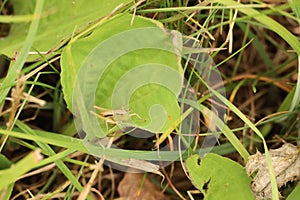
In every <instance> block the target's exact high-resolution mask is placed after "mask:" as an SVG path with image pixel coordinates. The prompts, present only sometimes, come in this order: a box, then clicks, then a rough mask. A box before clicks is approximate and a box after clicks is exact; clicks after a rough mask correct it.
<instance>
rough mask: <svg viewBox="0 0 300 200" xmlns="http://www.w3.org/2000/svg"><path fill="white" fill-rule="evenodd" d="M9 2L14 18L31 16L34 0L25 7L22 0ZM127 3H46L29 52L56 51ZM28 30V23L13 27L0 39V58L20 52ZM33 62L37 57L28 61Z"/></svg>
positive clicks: (118, 0)
mask: <svg viewBox="0 0 300 200" xmlns="http://www.w3.org/2000/svg"><path fill="white" fill-rule="evenodd" d="M10 2H11V3H12V4H13V6H14V14H15V15H17V16H16V18H19V15H23V16H24V17H25V18H26V17H27V18H28V15H29V16H30V15H32V16H34V15H33V11H34V7H35V5H36V2H37V0H28V1H26V3H24V1H22V0H12V1H10ZM128 2H131V0H110V1H105V0H101V1H99V0H90V1H89V2H88V3H87V2H86V1H84V0H76V1H59V0H51V1H45V5H44V9H43V13H42V15H38V16H40V17H41V19H40V25H39V28H38V33H37V35H36V37H35V40H34V43H33V45H32V47H33V48H32V49H31V51H35V50H34V49H36V50H38V51H39V52H48V51H49V50H53V49H58V48H59V47H60V46H61V45H63V42H65V41H66V40H67V39H69V38H70V37H71V35H72V34H73V33H74V32H77V31H80V29H81V28H83V27H84V26H85V25H87V24H88V23H89V22H91V21H94V20H95V19H99V18H101V17H104V16H106V15H107V14H109V13H110V12H111V11H112V10H113V9H114V8H115V7H117V6H118V5H120V4H122V3H128ZM12 17H13V16H12ZM24 17H23V18H24ZM29 26H30V23H28V21H27V22H22V23H15V24H12V26H11V29H10V32H9V35H8V36H7V37H6V38H1V42H0V54H4V55H6V56H8V57H12V56H13V55H14V52H15V51H17V52H19V51H20V49H21V48H22V46H24V41H25V38H26V35H27V33H28V30H29ZM33 58H36V56H35V57H33V56H32V57H30V59H33Z"/></svg>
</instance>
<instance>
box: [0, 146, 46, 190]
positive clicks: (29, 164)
mask: <svg viewBox="0 0 300 200" xmlns="http://www.w3.org/2000/svg"><path fill="white" fill-rule="evenodd" d="M39 160H41V155H40V153H39V152H38V151H37V150H36V151H34V152H31V153H29V154H28V155H27V156H26V157H25V158H23V159H22V160H20V161H18V162H17V163H16V164H13V165H11V167H10V168H8V169H4V170H1V171H0V180H1V181H0V190H2V189H3V188H4V187H6V186H8V185H9V184H11V183H13V182H15V181H16V180H17V179H18V178H19V177H20V176H21V175H23V174H25V173H26V172H28V171H29V170H31V169H32V168H33V167H35V165H36V163H38V162H39Z"/></svg>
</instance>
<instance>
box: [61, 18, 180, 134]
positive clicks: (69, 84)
mask: <svg viewBox="0 0 300 200" xmlns="http://www.w3.org/2000/svg"><path fill="white" fill-rule="evenodd" d="M132 17H133V16H132V15H129V14H120V15H117V16H115V17H113V18H112V19H110V20H107V21H105V22H104V23H103V24H101V25H100V26H99V27H97V29H96V30H94V31H93V33H92V34H91V35H89V36H88V37H86V38H83V39H78V40H76V41H74V42H72V43H71V44H70V45H68V46H67V48H66V49H65V50H64V52H63V54H62V58H61V66H62V74H61V76H62V86H63V89H64V95H65V100H66V103H67V106H68V108H69V109H70V110H71V111H72V112H73V113H75V116H76V117H77V118H76V119H79V117H80V119H79V122H78V123H80V125H81V126H82V129H83V130H84V131H85V132H86V133H88V134H89V135H93V136H97V137H104V136H105V134H104V132H105V131H101V130H103V129H105V125H106V124H105V122H104V120H102V121H101V127H102V128H100V127H99V126H97V119H95V116H93V115H91V114H90V111H91V110H94V108H93V106H94V105H97V106H100V107H102V108H106V109H110V110H112V111H114V110H125V111H127V112H128V113H129V115H135V116H132V117H130V120H129V119H128V120H125V121H126V123H130V125H133V126H134V127H139V128H142V129H145V130H148V131H151V132H163V131H164V130H165V129H167V128H168V127H170V126H171V125H172V123H173V122H174V120H175V119H178V118H179V116H180V112H179V106H178V102H177V97H178V95H179V93H180V91H181V87H182V73H181V70H182V69H181V65H180V64H179V63H180V56H177V54H175V53H174V51H175V50H174V48H175V47H176V48H177V46H176V44H175V43H174V41H173V40H174V38H175V37H173V36H172V33H168V32H166V31H165V30H164V29H163V28H162V25H161V24H159V23H158V22H156V21H153V20H150V19H147V18H144V17H139V16H135V18H134V21H133V23H132ZM131 23H132V24H131ZM177 41H178V42H179V46H178V48H180V38H178V40H176V41H175V42H177ZM181 45H182V44H181ZM83 98H84V99H83ZM74 105H75V106H74ZM78 116H79V117H78ZM137 116H139V117H137ZM122 122H123V121H119V122H118V123H122Z"/></svg>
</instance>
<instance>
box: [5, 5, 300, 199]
mask: <svg viewBox="0 0 300 200" xmlns="http://www.w3.org/2000/svg"><path fill="white" fill-rule="evenodd" d="M0 11H1V16H0V54H1V57H0V136H1V140H0V199H126V198H127V199H209V200H210V199H220V198H222V199H255V198H259V196H260V195H262V194H261V193H260V192H261V191H251V181H253V178H254V175H252V176H250V177H248V176H247V174H246V170H245V168H244V166H245V165H246V163H247V160H248V159H249V156H250V155H252V154H255V153H256V151H257V150H259V151H260V152H265V157H266V159H267V161H266V162H267V163H268V164H267V165H266V166H267V167H268V172H267V173H269V174H270V177H268V179H267V180H268V182H267V184H268V185H270V188H272V193H269V194H267V195H266V196H264V197H263V198H265V199H267V198H272V199H279V198H287V199H289V200H292V199H297V197H299V193H300V186H299V183H298V180H299V177H300V176H299V174H300V172H299V167H298V168H297V166H299V164H298V165H296V168H295V170H294V171H296V172H297V170H298V174H296V175H295V176H293V178H291V179H288V180H286V181H285V182H284V184H283V185H284V186H283V187H280V188H279V191H280V194H279V193H278V192H277V190H278V188H277V186H276V176H277V175H276V173H274V168H276V166H272V165H271V161H270V160H271V157H272V155H273V154H272V151H270V152H269V151H268V149H277V148H280V147H281V146H282V144H286V143H289V144H293V145H295V146H297V144H298V145H299V136H300V128H299V127H300V120H299V109H300V81H299V80H300V79H299V76H300V74H299V68H300V64H299V62H300V61H299V60H300V59H299V55H300V41H299V36H300V26H299V24H300V4H299V1H297V0H290V1H286V0H264V1H248V0H243V1H233V0H220V1H192V0H190V1H189V0H187V1H184V0H183V1H170V0H147V1H146V0H142V1H132V0H127V1H125V0H112V1H105V0H103V1H100V2H99V1H94V0H91V1H79V0H77V1H75V0H74V1H58V0H53V1H43V0H28V1H26V3H25V1H22V0H11V1H7V0H1V1H0ZM120 16H121V17H120ZM124 16H127V18H126V17H124ZM128 16H129V17H128ZM118 17H119V18H118ZM125 18H126V19H125ZM145 18H148V19H153V20H154V21H155V23H158V24H161V25H162V26H163V27H165V28H167V29H170V30H177V31H179V32H180V33H182V34H184V35H186V36H188V37H190V38H194V39H196V40H197V41H198V42H199V44H200V45H201V47H203V48H208V49H209V50H210V56H211V57H212V58H213V60H214V62H215V67H216V69H217V70H218V71H219V72H220V73H221V76H222V78H223V80H224V87H225V90H226V98H221V97H220V93H218V91H217V90H213V91H214V92H212V94H213V96H217V97H218V98H220V100H221V102H222V103H223V104H224V105H226V109H227V110H226V111H227V112H226V115H224V116H223V119H221V118H220V120H221V121H225V122H226V123H225V125H224V126H222V128H220V127H219V126H218V128H219V129H218V130H219V132H220V133H221V135H220V137H219V138H218V145H217V146H216V147H215V148H214V149H213V151H212V152H213V153H214V154H210V155H209V156H207V157H206V159H203V160H202V161H201V165H199V163H198V160H197V157H194V156H192V155H197V154H199V151H200V148H201V144H202V142H203V138H204V136H206V135H207V134H209V130H208V128H207V123H209V118H208V117H207V116H206V114H207V108H209V102H210V100H211V96H205V95H204V96H203V95H202V94H203V93H205V91H207V90H208V89H209V88H208V86H207V83H206V82H205V81H204V80H203V79H202V78H201V74H200V75H199V74H198V73H196V72H195V71H194V70H193V67H192V66H188V65H187V66H186V67H184V72H185V73H184V75H185V77H186V78H187V79H188V80H189V81H190V84H191V86H192V87H193V89H194V90H195V91H198V92H199V93H200V95H199V96H197V101H195V102H196V103H198V104H199V105H200V106H199V112H200V113H201V114H200V119H199V123H200V129H199V130H198V131H197V133H195V136H197V137H196V138H197V139H196V141H195V142H194V143H193V145H192V147H193V148H191V149H189V151H188V153H187V154H185V155H184V156H183V159H184V161H183V162H180V161H179V160H178V161H176V162H173V163H172V164H171V165H169V166H167V167H166V168H163V169H161V170H160V171H154V172H155V173H143V174H130V173H125V172H122V171H118V170H115V169H114V168H110V167H108V165H103V163H102V162H95V157H94V156H92V155H89V152H88V151H87V150H86V148H85V146H84V144H83V143H82V140H80V138H79V137H78V133H77V130H76V127H75V124H74V121H73V117H72V109H71V108H70V104H68V101H70V99H69V98H70V96H71V94H70V93H68V89H66V88H68V87H71V86H70V85H73V83H74V82H73V80H72V79H70V78H69V77H68V76H66V73H65V74H63V73H64V72H63V71H64V70H65V72H66V71H67V72H69V71H70V74H72V73H75V74H76V72H72V70H73V69H75V68H74V66H75V65H74V66H72V65H70V62H68V61H70V60H68V59H67V58H66V57H67V55H68V53H70V52H71V55H72V56H73V57H75V59H77V58H78V59H79V57H80V56H82V52H83V51H84V50H86V49H85V48H86V46H84V45H82V43H80V42H81V41H84V39H87V38H92V35H93V34H96V33H100V34H104V33H103V32H101V31H102V30H104V29H101V27H103V26H109V27H110V28H109V29H106V30H108V32H107V34H110V32H109V31H112V32H113V31H118V30H119V29H122V28H124V27H127V26H128V27H130V26H129V25H130V23H129V22H130V20H132V19H133V20H136V23H138V21H139V20H141V22H140V23H141V26H142V25H144V23H146V22H145V21H143V20H145ZM118 19H119V20H120V21H119V22H122V23H123V22H124V23H123V24H125V25H124V26H123V25H120V26H116V25H115V26H112V24H113V23H111V22H113V21H114V20H115V21H116V20H118ZM128 19H129V21H128ZM125 22H126V23H125ZM147 23H150V22H147ZM151 23H152V22H151ZM98 40H99V38H98V39H97V38H96V39H95V38H93V40H92V41H93V42H100V40H99V41H98ZM72 45H74V46H76V45H79V48H80V49H81V50H82V52H76V51H73V49H72V51H69V50H70V49H71V47H72ZM80 45H82V46H80ZM88 48H91V47H88ZM152 53H153V52H152ZM154 53H157V52H154ZM64 56H65V57H64ZM149 56H151V54H150V53H149ZM173 61H174V60H173ZM185 63H188V60H185V59H183V60H182V64H183V66H184V64H185ZM111 73H112V75H113V76H115V75H116V74H114V73H116V72H111ZM108 89H109V88H108ZM159 94H160V93H159ZM158 98H162V94H161V95H160V96H159V97H158ZM167 104H168V101H167ZM139 114H141V115H143V113H139ZM211 114H212V113H211ZM104 117H106V118H104V120H100V121H102V125H105V120H107V119H108V118H107V116H104ZM110 119H111V118H110ZM218 119H219V118H218ZM217 121H218V120H217ZM216 123H218V122H216ZM220 126H221V125H220ZM112 127H113V125H110V128H112ZM172 131H173V130H172ZM174 132H176V128H175V130H174ZM177 134H179V133H177ZM160 136H161V135H158V138H159V137H160ZM167 136H168V137H167V138H168V139H166V140H162V141H161V143H163V144H165V143H170V142H171V139H170V138H172V137H173V136H174V134H171V132H170V133H168V134H167ZM158 138H155V137H153V138H150V139H145V140H142V139H140V140H134V139H132V138H131V137H130V136H128V135H124V136H122V137H119V138H118V144H119V145H120V146H121V147H122V148H124V149H128V152H126V153H123V154H120V152H118V151H116V152H114V151H112V152H109V153H110V155H112V157H114V156H115V157H122V156H124V159H125V158H128V157H130V156H131V155H133V154H134V155H136V156H137V157H139V156H140V157H143V156H144V154H142V153H141V154H140V155H139V154H138V153H140V152H138V151H137V150H145V151H148V150H151V149H153V147H154V144H155V140H157V139H158ZM153 141H154V142H153ZM103 153H104V155H107V156H108V154H109V153H108V152H103ZM154 155H156V154H151V156H154ZM162 155H163V154H162ZM289 156H290V157H293V158H294V156H295V159H298V161H299V158H298V157H299V148H298V150H297V151H295V152H294V153H293V154H289V155H285V158H287V160H288V159H289V158H290V157H289ZM147 159H149V160H150V158H147ZM295 162H296V161H295ZM298 163H299V162H298ZM143 164H145V163H143ZM273 164H274V163H273ZM291 165H292V164H290V165H289V166H291ZM266 166H265V167H266ZM287 168H288V167H287ZM287 168H285V169H284V170H282V171H286V169H287ZM142 170H145V168H142ZM145 171H147V170H145ZM148 172H149V171H148ZM275 172H276V170H275ZM162 176H163V177H164V180H163V181H162ZM223 181H225V182H223ZM252 189H253V188H252ZM263 189H264V188H262V190H263ZM280 196H281V197H280Z"/></svg>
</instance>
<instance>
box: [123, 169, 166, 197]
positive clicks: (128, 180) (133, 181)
mask: <svg viewBox="0 0 300 200" xmlns="http://www.w3.org/2000/svg"><path fill="white" fill-rule="evenodd" d="M142 181H143V174H136V173H126V174H125V176H124V178H123V179H122V181H121V182H120V184H119V186H118V192H119V195H120V197H123V198H124V199H127V200H166V197H165V196H164V194H163V193H162V192H161V191H160V190H159V189H158V188H157V187H156V186H155V185H154V184H153V183H152V182H151V181H150V180H149V179H148V178H146V179H145V181H144V183H143V182H142ZM141 185H142V189H141V190H140V191H139V189H140V186H141Z"/></svg>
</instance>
